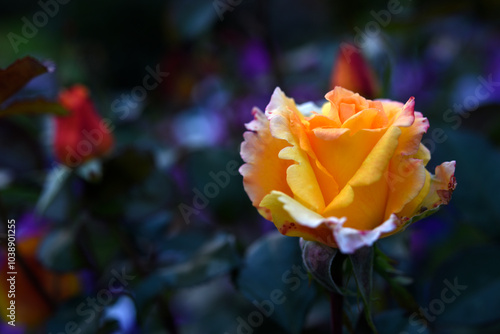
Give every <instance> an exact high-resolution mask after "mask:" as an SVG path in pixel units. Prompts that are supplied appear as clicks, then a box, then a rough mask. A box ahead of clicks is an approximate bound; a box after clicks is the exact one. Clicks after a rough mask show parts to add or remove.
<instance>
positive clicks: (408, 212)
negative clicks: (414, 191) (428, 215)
mask: <svg viewBox="0 0 500 334" xmlns="http://www.w3.org/2000/svg"><path fill="white" fill-rule="evenodd" d="M430 186H431V173H429V172H428V171H427V170H425V181H424V185H423V187H422V189H420V192H419V193H418V195H417V196H416V197H415V198H414V199H413V200H412V201H410V202H409V203H407V204H406V205H405V206H404V208H403V209H402V210H401V211H399V212H396V214H397V215H398V217H400V218H403V217H408V218H411V217H413V216H414V215H416V214H417V213H419V211H420V210H421V209H422V203H423V201H424V198H425V197H426V196H427V194H428V193H429V189H430ZM425 210H427V208H423V211H425Z"/></svg>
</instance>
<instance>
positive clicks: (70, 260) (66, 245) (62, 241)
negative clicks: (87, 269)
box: [38, 226, 84, 272]
mask: <svg viewBox="0 0 500 334" xmlns="http://www.w3.org/2000/svg"><path fill="white" fill-rule="evenodd" d="M77 228H78V226H72V227H71V228H64V229H58V230H54V231H52V232H51V233H49V234H48V235H47V236H46V237H45V238H44V239H43V241H42V243H41V244H40V248H39V249H38V258H39V259H40V261H41V262H42V263H43V264H44V266H45V267H47V268H50V269H52V270H55V271H59V272H67V271H73V270H76V269H80V268H82V267H83V266H84V259H83V257H82V256H81V253H80V251H79V249H78V247H77V242H76V229H77Z"/></svg>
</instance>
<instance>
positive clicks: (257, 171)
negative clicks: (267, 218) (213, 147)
mask: <svg viewBox="0 0 500 334" xmlns="http://www.w3.org/2000/svg"><path fill="white" fill-rule="evenodd" d="M253 115H254V117H255V119H254V120H253V121H251V122H250V123H248V124H246V127H247V129H248V130H250V131H247V132H245V133H244V134H243V137H244V138H245V141H244V142H243V143H242V144H241V157H242V159H243V161H245V162H246V163H245V164H244V165H243V166H241V167H240V170H239V171H240V174H241V175H242V176H243V186H244V188H245V191H246V192H247V194H248V196H249V197H250V200H251V201H252V204H253V205H254V206H255V207H257V208H258V207H259V203H260V202H261V201H262V199H263V198H264V196H265V195H267V194H269V193H270V192H271V191H272V190H279V191H281V192H283V193H285V194H289V195H291V194H292V191H291V190H290V187H289V186H288V184H287V182H286V170H287V168H288V167H289V166H290V165H291V163H292V162H291V161H289V160H282V159H280V158H279V157H278V155H279V152H280V151H281V150H282V149H283V148H285V147H286V146H287V145H288V143H287V142H286V141H284V140H281V139H277V138H274V137H273V136H272V135H271V132H270V130H269V121H268V120H267V118H266V117H265V115H264V113H262V111H260V110H259V109H258V108H254V110H253ZM270 171H273V172H272V173H270Z"/></svg>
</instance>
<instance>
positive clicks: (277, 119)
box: [240, 87, 456, 253]
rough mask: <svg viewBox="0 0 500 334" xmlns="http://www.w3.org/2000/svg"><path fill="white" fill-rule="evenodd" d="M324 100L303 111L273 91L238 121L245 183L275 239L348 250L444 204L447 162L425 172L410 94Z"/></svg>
mask: <svg viewBox="0 0 500 334" xmlns="http://www.w3.org/2000/svg"><path fill="white" fill-rule="evenodd" d="M326 99H327V100H328V102H326V103H325V104H323V106H322V107H318V109H317V111H316V112H312V113H311V114H309V115H308V114H306V112H305V109H304V107H305V105H303V106H301V105H296V104H295V102H294V100H293V99H290V98H288V97H286V96H285V94H284V93H283V92H282V91H281V90H280V89H279V88H276V90H275V91H274V94H273V95H272V97H271V101H270V103H269V105H268V106H267V108H266V111H265V113H263V112H262V111H260V110H259V109H257V108H255V109H254V110H253V115H254V120H253V121H251V122H250V123H248V124H246V127H247V129H248V130H249V131H247V132H245V134H244V139H245V140H244V142H243V144H242V146H241V156H242V158H243V160H244V161H245V162H246V163H245V164H244V165H243V166H242V167H241V168H240V173H241V174H242V175H243V183H244V187H245V190H246V192H247V194H248V196H249V197H250V199H251V201H252V204H253V205H254V206H255V207H256V208H257V209H258V210H259V212H260V213H261V214H262V215H263V216H264V217H265V218H266V219H268V220H271V221H272V222H273V223H274V224H275V226H276V228H277V229H278V230H279V231H280V232H281V233H282V234H284V235H288V236H295V237H302V238H304V239H306V240H312V241H318V242H320V243H323V244H325V245H327V246H330V247H337V248H339V250H340V251H341V252H343V253H353V252H354V251H355V250H356V249H358V248H360V247H363V246H371V245H372V244H373V243H374V242H375V241H376V240H377V239H379V238H381V237H384V236H388V235H390V234H393V233H396V232H398V231H401V230H403V229H404V228H405V227H406V226H407V225H409V224H410V223H412V222H413V221H416V220H417V219H418V218H419V217H423V216H424V215H426V214H429V213H431V212H433V211H428V210H431V209H434V208H437V207H438V206H439V205H441V204H447V203H448V202H449V201H450V199H451V194H452V192H453V190H454V189H455V186H456V182H455V177H454V173H455V161H451V162H445V163H443V164H441V165H440V166H438V167H436V169H435V175H432V174H430V173H429V172H428V171H427V170H426V169H425V166H426V164H427V162H428V161H429V159H430V152H429V150H428V149H427V148H426V147H425V146H424V145H422V144H421V140H422V135H423V134H424V132H426V131H427V129H428V127H429V122H428V121H427V119H426V118H425V117H423V115H422V114H421V113H420V112H416V111H414V105H415V101H414V98H413V97H412V98H410V99H409V100H408V102H407V103H406V104H403V103H400V102H394V101H389V100H375V101H371V100H368V99H365V98H363V97H362V96H360V95H359V94H355V93H353V92H352V91H350V90H347V89H344V88H341V87H335V89H333V90H332V91H330V92H329V93H328V94H326ZM309 106H310V104H309Z"/></svg>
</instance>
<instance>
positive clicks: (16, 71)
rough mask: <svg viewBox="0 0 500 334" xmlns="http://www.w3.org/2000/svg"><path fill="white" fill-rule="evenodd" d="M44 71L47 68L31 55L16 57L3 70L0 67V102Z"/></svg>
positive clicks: (46, 70)
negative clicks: (16, 58)
mask: <svg viewBox="0 0 500 334" xmlns="http://www.w3.org/2000/svg"><path fill="white" fill-rule="evenodd" d="M46 72H48V68H47V67H46V66H44V65H42V63H40V62H39V61H38V60H36V59H35V58H32V57H24V58H21V59H18V60H16V61H15V62H14V63H12V64H11V65H10V66H9V67H7V68H6V69H5V70H2V69H0V104H1V103H3V102H4V101H5V100H7V99H8V98H9V97H11V96H12V95H14V94H15V93H17V92H18V91H19V90H20V89H21V88H23V87H24V86H25V85H26V84H27V83H28V82H29V81H31V79H33V78H34V77H37V76H39V75H40V74H43V73H46Z"/></svg>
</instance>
